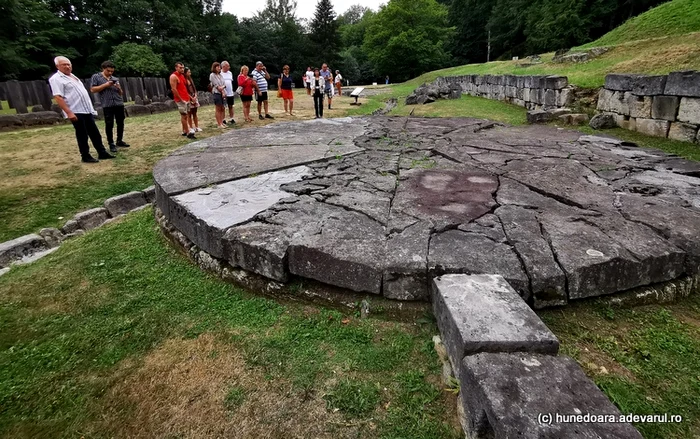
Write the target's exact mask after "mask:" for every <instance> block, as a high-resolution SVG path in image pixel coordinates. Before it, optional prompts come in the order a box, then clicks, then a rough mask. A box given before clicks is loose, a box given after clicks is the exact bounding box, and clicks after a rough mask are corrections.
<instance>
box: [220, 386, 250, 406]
mask: <svg viewBox="0 0 700 439" xmlns="http://www.w3.org/2000/svg"><path fill="white" fill-rule="evenodd" d="M245 398H246V391H245V389H244V388H242V387H240V386H231V388H230V389H229V390H228V393H226V397H225V398H224V407H225V408H226V410H228V411H235V410H238V409H239V408H240V406H242V405H243V402H245Z"/></svg>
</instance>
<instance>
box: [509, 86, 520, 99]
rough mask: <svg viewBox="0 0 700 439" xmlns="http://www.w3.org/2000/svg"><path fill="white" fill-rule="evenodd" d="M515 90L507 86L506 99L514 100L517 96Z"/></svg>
mask: <svg viewBox="0 0 700 439" xmlns="http://www.w3.org/2000/svg"><path fill="white" fill-rule="evenodd" d="M517 90H518V89H517V88H515V87H513V86H510V85H507V86H506V97H508V98H514V97H516V96H517Z"/></svg>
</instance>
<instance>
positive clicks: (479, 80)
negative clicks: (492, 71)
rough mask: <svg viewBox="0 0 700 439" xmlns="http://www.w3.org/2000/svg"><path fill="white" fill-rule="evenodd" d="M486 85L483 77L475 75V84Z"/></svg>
mask: <svg viewBox="0 0 700 439" xmlns="http://www.w3.org/2000/svg"><path fill="white" fill-rule="evenodd" d="M483 83H484V77H483V76H482V75H474V84H476V85H481V84H483Z"/></svg>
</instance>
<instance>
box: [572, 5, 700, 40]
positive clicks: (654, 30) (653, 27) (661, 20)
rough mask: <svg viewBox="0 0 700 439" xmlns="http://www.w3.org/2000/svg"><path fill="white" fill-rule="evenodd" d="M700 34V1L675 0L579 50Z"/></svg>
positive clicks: (635, 18)
mask: <svg viewBox="0 0 700 439" xmlns="http://www.w3.org/2000/svg"><path fill="white" fill-rule="evenodd" d="M691 32H700V2H698V1H697V0H673V1H670V2H668V3H664V4H662V5H659V6H657V7H655V8H653V9H650V10H648V11H647V12H644V13H643V14H639V15H638V16H636V17H633V18H630V19H629V20H627V21H626V22H625V23H623V24H622V25H621V26H618V27H617V28H615V29H613V30H612V31H610V32H608V33H607V34H605V35H603V36H602V37H600V38H599V39H597V40H595V41H593V42H590V43H588V44H585V45H583V46H581V47H578V48H576V49H587V48H591V47H600V46H615V45H618V44H624V43H628V42H630V41H637V40H645V39H648V38H660V37H673V36H676V35H685V34H688V33H691Z"/></svg>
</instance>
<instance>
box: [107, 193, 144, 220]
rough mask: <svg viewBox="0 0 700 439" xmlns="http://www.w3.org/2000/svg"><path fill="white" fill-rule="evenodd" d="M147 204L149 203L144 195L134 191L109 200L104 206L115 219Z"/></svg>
mask: <svg viewBox="0 0 700 439" xmlns="http://www.w3.org/2000/svg"><path fill="white" fill-rule="evenodd" d="M145 204H147V201H146V196H145V195H144V193H143V192H140V191H134V192H128V193H126V194H122V195H117V196H116V197H112V198H108V199H107V200H105V203H104V206H105V209H107V211H108V212H109V215H110V216H111V217H112V218H114V217H117V216H119V215H124V214H125V213H128V212H130V211H132V210H134V209H136V208H137V207H140V206H143V205H145Z"/></svg>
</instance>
